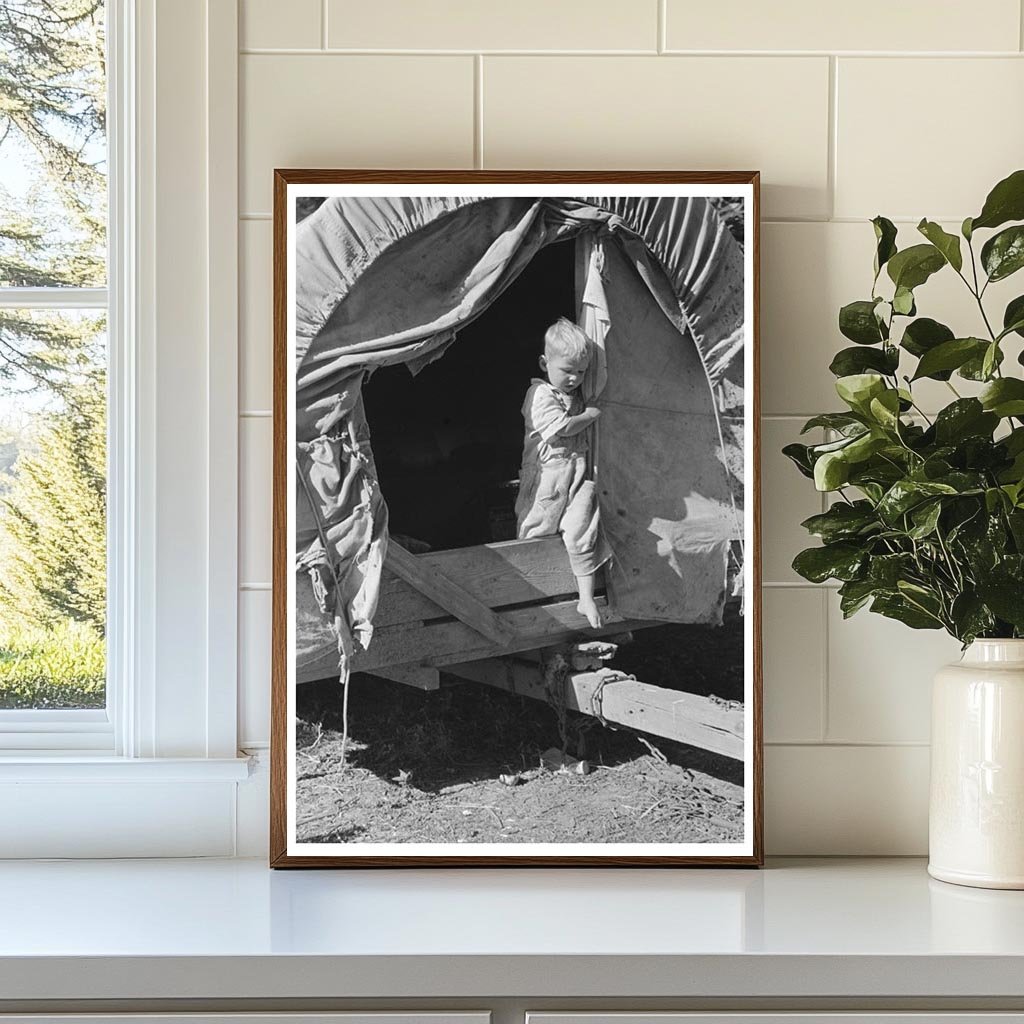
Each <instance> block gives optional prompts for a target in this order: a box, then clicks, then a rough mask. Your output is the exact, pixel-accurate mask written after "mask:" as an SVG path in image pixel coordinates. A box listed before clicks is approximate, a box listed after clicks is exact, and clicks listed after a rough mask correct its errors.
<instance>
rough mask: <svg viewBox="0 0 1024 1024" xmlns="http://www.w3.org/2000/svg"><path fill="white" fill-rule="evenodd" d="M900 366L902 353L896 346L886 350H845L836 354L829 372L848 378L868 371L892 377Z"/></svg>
mask: <svg viewBox="0 0 1024 1024" xmlns="http://www.w3.org/2000/svg"><path fill="white" fill-rule="evenodd" d="M899 365H900V353H899V349H897V348H896V347H895V346H894V345H886V346H885V347H884V348H880V349H879V348H863V347H854V348H844V349H840V351H839V352H837V353H836V355H835V358H834V359H833V360H832V362H831V363H830V364H829V367H828V368H829V370H831V371H832V373H834V374H835V375H836V376H837V377H848V376H851V375H852V374H856V373H864V372H865V371H866V370H877V371H878V372H879V373H884V374H886V375H887V376H890V377H891V376H892V375H893V374H894V373H895V372H896V370H897V369H898V368H899Z"/></svg>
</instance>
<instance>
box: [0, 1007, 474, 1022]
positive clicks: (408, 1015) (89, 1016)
mask: <svg viewBox="0 0 1024 1024" xmlns="http://www.w3.org/2000/svg"><path fill="white" fill-rule="evenodd" d="M490 1022H491V1015H490V1013H489V1012H477V1011H463V1010H451V1011H444V1010H430V1011H424V1012H422V1013H417V1012H416V1011H414V1010H408V1011H400V1012H397V1013H375V1012H373V1011H369V1010H358V1011H354V1012H352V1013H345V1012H341V1013H273V1012H272V1013H52V1014H51V1013H46V1014H32V1015H31V1016H25V1015H23V1014H4V1013H0V1024H490Z"/></svg>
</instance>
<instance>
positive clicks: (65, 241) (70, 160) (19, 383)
mask: <svg viewBox="0 0 1024 1024" xmlns="http://www.w3.org/2000/svg"><path fill="white" fill-rule="evenodd" d="M105 14H106V10H105V3H104V2H103V0H4V2H3V4H0V47H2V49H3V52H4V55H5V59H4V61H3V62H2V63H0V100H2V105H0V182H2V186H0V211H2V212H0V730H3V731H4V732H8V733H10V732H14V733H23V734H27V735H26V736H25V737H24V742H25V744H28V745H31V742H30V737H31V736H33V735H34V736H38V734H39V733H40V732H41V731H44V732H45V731H50V730H53V731H56V732H57V733H63V734H66V735H67V736H69V737H70V734H71V733H72V732H75V731H79V732H84V733H85V734H86V737H85V739H82V738H81V737H80V738H79V739H78V741H77V742H76V743H74V744H73V745H76V746H94V745H96V746H106V745H107V744H108V743H109V736H110V732H111V730H110V728H109V715H108V713H107V703H108V693H107V685H106V678H107V673H106V663H107V658H106V633H107V628H106V627H107V614H106V592H107V557H106V554H107V543H106V529H107V527H106V520H107V500H106V493H107V486H106V485H107V404H108V403H107V382H108V373H107V370H108V358H107V343H106V341H107V330H106V328H107V279H108V278H107V264H108V260H107V206H108V204H107V186H108V175H107V74H106V68H107V54H106V26H105ZM90 734H91V736H92V739H91V740H90V739H89V735H90ZM14 745H16V746H18V745H22V744H18V743H15V744H14ZM62 745H63V744H62Z"/></svg>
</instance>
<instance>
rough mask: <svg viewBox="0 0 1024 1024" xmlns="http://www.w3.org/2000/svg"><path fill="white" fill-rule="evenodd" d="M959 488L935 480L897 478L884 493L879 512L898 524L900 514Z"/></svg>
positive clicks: (884, 518)
mask: <svg viewBox="0 0 1024 1024" xmlns="http://www.w3.org/2000/svg"><path fill="white" fill-rule="evenodd" d="M956 493H957V489H956V487H953V486H952V485H951V484H945V483H939V482H938V481H934V480H910V479H904V480H897V481H896V483H894V484H893V485H892V486H891V487H890V488H889V490H887V491H886V492H885V494H884V495H882V500H881V501H880V502H879V503H878V508H877V512H878V514H879V515H880V516H881V517H882V519H883V520H884V521H885V522H886V523H888V524H889V525H890V526H895V525H898V523H899V518H900V516H902V515H904V514H906V513H907V512H909V511H910V510H911V509H912V508H915V507H916V506H917V505H920V504H921V503H922V502H925V501H928V499H929V498H936V497H939V496H940V495H943V494H956Z"/></svg>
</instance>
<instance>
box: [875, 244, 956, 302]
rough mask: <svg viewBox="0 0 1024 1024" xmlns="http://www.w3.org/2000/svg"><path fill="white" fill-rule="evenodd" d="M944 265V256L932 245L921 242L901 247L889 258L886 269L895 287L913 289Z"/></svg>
mask: <svg viewBox="0 0 1024 1024" xmlns="http://www.w3.org/2000/svg"><path fill="white" fill-rule="evenodd" d="M945 265H946V260H945V257H944V256H943V255H942V253H941V252H939V251H938V249H936V248H935V246H934V245H927V244H921V245H912V246H910V248H909V249H901V250H900V251H899V252H898V253H896V255H895V256H893V257H892V258H891V259H890V260H889V263H888V265H887V266H886V270H887V271H888V274H889V278H890V280H891V281H892V283H893V284H894V285H896V287H897V288H909V289H910V290H911V291H913V289H915V288H916V287H917V286H918V285H922V284H924V283H925V281H927V280H928V278H929V277H931V276H932V274H934V273H935V272H936V271H937V270H941V269H942V268H943V267H944V266H945Z"/></svg>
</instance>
